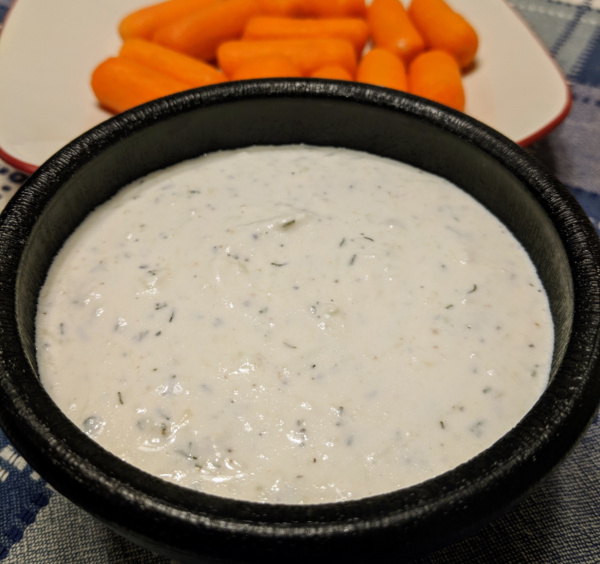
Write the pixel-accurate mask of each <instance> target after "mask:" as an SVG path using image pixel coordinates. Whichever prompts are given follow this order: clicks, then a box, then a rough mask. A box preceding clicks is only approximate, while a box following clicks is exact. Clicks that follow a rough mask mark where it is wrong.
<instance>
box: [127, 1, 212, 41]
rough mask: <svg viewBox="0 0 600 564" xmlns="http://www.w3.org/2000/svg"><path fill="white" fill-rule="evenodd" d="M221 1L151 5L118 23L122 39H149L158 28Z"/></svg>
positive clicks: (132, 13)
mask: <svg viewBox="0 0 600 564" xmlns="http://www.w3.org/2000/svg"><path fill="white" fill-rule="evenodd" d="M221 1H222V0H167V1H166V2H160V3H158V4H152V5H150V6H147V7H145V8H141V9H140V10H136V11H135V12H131V13H130V14H128V15H127V16H125V17H124V18H123V19H122V20H121V22H120V23H119V34H120V35H121V38H122V39H130V38H132V37H140V38H142V39H151V38H152V36H153V35H154V32H155V31H156V30H157V29H158V27H160V26H162V25H167V24H169V23H171V22H173V21H175V20H177V19H179V18H182V17H185V16H188V15H189V14H191V13H193V12H195V11H198V10H202V9H203V8H205V7H206V6H209V5H210V4H215V3H216V2H221Z"/></svg>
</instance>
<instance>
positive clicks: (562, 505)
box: [0, 0, 600, 564]
mask: <svg viewBox="0 0 600 564" xmlns="http://www.w3.org/2000/svg"><path fill="white" fill-rule="evenodd" d="M41 1H48V0H41ZM323 1H328V0H323ZM480 1H482V2H492V1H498V0H480ZM510 1H511V4H512V5H513V6H514V7H515V8H516V10H517V11H518V12H519V13H520V14H521V15H522V17H523V19H524V20H525V21H527V22H528V23H529V25H530V26H531V28H532V29H533V30H534V31H535V32H536V33H537V35H538V36H539V37H540V39H541V40H542V42H543V43H544V44H545V45H546V46H547V48H548V50H549V51H550V53H551V54H552V55H553V56H554V57H555V59H556V60H557V62H558V64H559V65H560V67H561V68H562V70H563V72H564V74H565V75H566V77H567V79H568V81H569V83H570V85H571V89H572V94H573V106H572V110H571V112H570V114H569V116H568V117H567V119H566V120H565V121H564V122H563V123H562V124H561V125H560V126H559V127H558V128H557V129H555V130H554V131H553V132H552V133H551V134H550V135H548V136H547V137H546V138H544V139H542V140H541V141H539V142H537V143H536V144H534V145H533V146H531V147H530V148H529V150H531V151H532V152H533V153H534V154H535V155H536V156H537V157H538V158H539V159H540V160H541V161H543V162H544V163H545V164H546V165H547V166H548V167H549V168H550V169H551V170H552V171H553V172H554V173H555V174H556V176H557V177H558V178H559V179H560V180H561V181H562V182H563V183H564V184H565V185H566V186H567V187H568V188H569V190H571V191H572V193H573V194H574V195H575V197H576V198H577V199H578V200H579V202H580V203H581V205H582V206H583V208H584V209H585V210H586V211H587V213H588V215H589V217H590V218H591V220H592V222H593V223H594V225H595V226H596V229H597V230H598V232H599V233H600V182H599V181H598V179H600V158H599V156H598V153H599V150H598V138H599V135H600V0H562V1H559V0H510ZM11 2H12V0H0V21H1V20H2V19H3V18H4V16H5V14H6V12H7V9H8V7H9V6H10V4H11ZM24 179H25V177H24V175H23V174H22V173H20V172H18V171H16V170H14V169H13V168H11V167H10V166H8V165H6V164H5V163H3V162H1V161H0V209H1V208H2V207H3V206H4V203H5V202H6V201H7V200H8V198H9V197H10V195H11V194H12V193H14V192H15V191H16V190H17V189H18V187H19V185H20V184H21V183H22V182H23V181H24ZM0 561H4V562H6V564H9V563H19V564H20V563H26V564H54V563H56V564H59V563H60V564H63V563H67V562H68V563H72V564H77V563H82V564H83V563H85V564H95V563H103V564H106V563H141V564H144V563H149V564H150V563H152V564H156V563H166V562H168V560H165V559H164V558H161V557H158V556H155V555H153V554H151V553H149V552H147V551H146V550H144V549H141V548H138V547H137V546H135V545H132V544H131V543H129V542H128V541H126V540H124V539H122V538H120V537H119V536H117V535H115V534H114V533H112V532H111V531H109V530H108V529H106V528H105V527H104V526H103V525H101V524H100V523H97V522H96V521H95V520H94V519H93V518H92V517H90V516H89V515H87V514H86V513H84V512H83V511H81V510H80V509H78V508H77V507H75V506H74V505H73V504H71V503H70V502H69V501H67V500H66V499H65V498H63V497H62V496H61V495H60V494H58V493H56V492H54V491H53V490H52V489H51V488H50V487H49V486H48V485H47V484H45V483H44V482H43V480H41V479H40V478H39V476H38V475H37V474H36V473H35V472H33V471H32V470H31V468H29V466H28V465H27V464H26V462H25V461H24V460H23V459H22V458H21V457H20V456H19V454H18V453H17V452H16V451H15V450H14V448H13V447H12V446H11V445H10V444H9V442H8V441H7V439H6V438H5V436H4V435H3V434H2V433H1V432H0ZM457 563H482V564H491V563H494V564H509V563H510V564H515V563H516V564H519V563H526V564H528V563H535V564H597V563H600V420H599V419H598V418H596V420H595V422H594V423H593V425H592V426H591V427H590V429H589V430H588V432H587V434H586V435H585V436H584V438H583V440H582V441H581V442H580V444H579V445H578V446H577V447H576V449H575V450H574V452H573V453H572V454H571V456H569V458H568V459H567V460H566V461H565V462H564V464H563V465H562V466H561V467H560V468H559V469H558V470H557V471H556V472H555V473H554V474H553V475H552V476H550V477H549V478H548V479H547V480H546V481H545V482H544V483H543V484H542V485H541V486H540V487H539V488H538V489H537V490H536V491H535V492H533V494H532V495H531V496H530V497H528V498H527V499H526V500H525V501H524V502H522V503H521V504H520V505H519V506H518V507H517V508H516V509H514V510H513V511H512V512H511V513H509V514H507V515H505V516H504V517H502V518H500V519H498V520H496V521H494V522H493V523H491V524H489V525H488V526H486V527H485V528H483V530H481V531H479V532H477V533H476V534H475V535H474V536H472V537H469V538H468V539H465V540H463V541H461V542H459V543H457V544H454V545H451V546H448V547H445V548H444V549H442V550H439V551H438V552H436V553H435V554H433V555H431V556H429V557H428V558H427V559H424V560H421V561H419V564H457Z"/></svg>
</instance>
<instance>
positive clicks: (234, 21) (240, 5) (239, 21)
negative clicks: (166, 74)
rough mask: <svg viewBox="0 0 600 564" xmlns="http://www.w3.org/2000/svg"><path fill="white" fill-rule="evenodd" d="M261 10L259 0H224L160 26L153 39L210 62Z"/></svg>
mask: <svg viewBox="0 0 600 564" xmlns="http://www.w3.org/2000/svg"><path fill="white" fill-rule="evenodd" d="M259 12H260V6H259V4H258V2H257V1H256V0H223V1H222V2H218V3H216V4H211V5H210V6H207V7H206V8H204V9H203V10H200V11H196V12H194V13H193V14H191V15H189V16H187V17H185V18H181V19H178V20H176V21H174V22H172V23H170V24H167V25H165V26H161V27H159V28H158V29H157V31H156V32H155V33H154V36H153V41H155V42H156V43H159V44H160V45H163V46H164V47H169V48H170V49H174V50H175V51H180V52H182V53H186V54H188V55H191V56H192V57H196V58H198V59H203V60H205V61H210V60H212V59H214V57H215V54H216V52H217V47H218V46H219V45H220V44H221V43H222V42H223V41H227V40H230V39H235V38H237V37H239V36H241V35H242V32H243V31H244V28H245V27H246V23H247V22H248V21H249V20H250V19H251V18H252V17H253V16H256V15H257V14H258V13H259Z"/></svg>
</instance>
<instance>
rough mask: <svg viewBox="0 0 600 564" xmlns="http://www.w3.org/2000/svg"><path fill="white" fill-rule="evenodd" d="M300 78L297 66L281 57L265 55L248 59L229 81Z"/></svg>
mask: <svg viewBox="0 0 600 564" xmlns="http://www.w3.org/2000/svg"><path fill="white" fill-rule="evenodd" d="M298 76H302V73H301V72H300V69H299V68H298V66H297V65H295V64H294V63H292V61H290V59H288V58H287V57H284V56H283V55H265V56H263V57H256V58H255V59H249V60H248V61H246V62H244V63H243V64H241V65H240V66H239V67H237V68H236V69H235V71H234V72H233V74H231V76H230V77H229V79H230V80H247V79H252V78H289V77H298Z"/></svg>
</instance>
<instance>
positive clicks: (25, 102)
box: [0, 0, 571, 173]
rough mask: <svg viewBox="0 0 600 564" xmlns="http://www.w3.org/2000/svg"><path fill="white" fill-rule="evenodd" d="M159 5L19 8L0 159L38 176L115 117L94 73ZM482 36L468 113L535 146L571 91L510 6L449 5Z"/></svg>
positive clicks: (80, 1)
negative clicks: (142, 15) (123, 24)
mask: <svg viewBox="0 0 600 564" xmlns="http://www.w3.org/2000/svg"><path fill="white" fill-rule="evenodd" d="M149 3H151V0H101V1H100V0H93V1H90V0H52V1H47V0H45V1H40V0H15V3H14V4H13V7H12V9H11V11H10V12H9V14H8V16H7V20H6V25H5V26H4V29H3V31H2V34H1V35H0V157H2V158H3V159H4V160H5V161H6V162H8V163H9V164H12V165H13V166H16V167H17V168H19V169H21V170H23V171H25V172H28V173H29V172H32V171H33V170H35V169H36V168H37V167H38V166H39V165H40V164H41V163H42V162H44V161H45V160H46V159H47V158H48V157H50V156H51V155H52V154H53V153H54V152H55V151H57V150H58V149H60V148H61V147H62V146H63V145H65V144H66V143H68V142H69V141H71V140H72V139H74V138H75V137H77V136H78V135H79V134H81V133H83V132H84V131H86V130H87V129H89V128H91V127H93V126H94V125H96V124H98V123H100V122H101V121H103V120H104V119H106V118H108V117H109V114H108V113H106V112H105V111H103V110H102V109H100V108H99V107H98V105H97V103H96V100H95V98H94V95H93V93H92V91H91V89H90V85H89V83H90V80H89V79H90V75H91V72H92V70H93V69H94V67H95V66H96V65H97V64H98V63H99V62H100V61H102V60H103V59H105V58H106V57H108V56H110V55H113V54H116V53H117V52H118V49H119V47H120V44H121V41H120V38H119V36H118V34H117V25H118V22H119V21H120V20H121V18H122V17H123V16H124V15H126V14H127V13H129V12H131V11H133V10H135V9H137V8H139V7H142V6H144V5H147V4H149ZM449 3H450V4H451V5H452V6H453V7H454V8H455V9H456V10H457V11H459V12H461V13H463V14H464V15H465V17H467V18H468V19H469V20H470V21H471V23H472V24H473V26H474V27H475V28H476V29H477V31H478V33H479V37H480V49H479V52H478V56H477V61H476V66H475V68H474V69H473V70H472V71H471V72H470V73H469V74H468V75H467V76H465V90H466V96H467V106H466V109H465V111H466V113H468V114H469V115H471V116H473V117H475V118H477V119H479V120H481V121H483V122H484V123H487V124H488V125H490V126H492V127H494V128H495V129H497V130H499V131H500V132H501V133H504V134H505V135H506V136H508V137H509V138H511V139H512V140H514V141H516V142H518V143H520V144H522V145H527V144H529V143H531V142H532V141H535V140H537V139H539V138H541V137H542V136H543V135H545V134H547V133H548V132H549V131H550V130H551V129H553V128H554V127H555V126H556V125H558V123H560V122H561V121H562V120H563V119H564V118H565V117H566V115H567V113H568V111H569V108H570V105H571V96H570V91H569V88H568V86H567V83H566V81H565V79H564V77H563V75H562V73H561V71H560V70H559V68H558V67H557V65H556V64H555V62H554V60H553V59H552V58H551V57H550V56H549V54H548V53H547V51H546V50H545V49H544V48H543V47H542V45H541V43H540V42H539V41H538V39H537V38H536V37H535V36H534V35H533V34H532V33H531V31H530V30H529V29H528V28H527V26H526V25H525V24H524V22H523V21H522V20H521V19H520V18H519V17H518V16H517V14H516V13H515V12H514V11H513V10H512V9H511V8H510V7H509V6H508V4H506V3H505V1H504V0H449Z"/></svg>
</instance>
